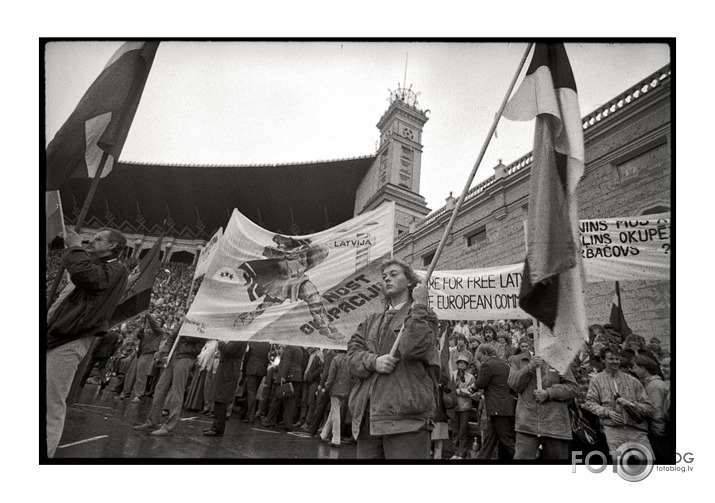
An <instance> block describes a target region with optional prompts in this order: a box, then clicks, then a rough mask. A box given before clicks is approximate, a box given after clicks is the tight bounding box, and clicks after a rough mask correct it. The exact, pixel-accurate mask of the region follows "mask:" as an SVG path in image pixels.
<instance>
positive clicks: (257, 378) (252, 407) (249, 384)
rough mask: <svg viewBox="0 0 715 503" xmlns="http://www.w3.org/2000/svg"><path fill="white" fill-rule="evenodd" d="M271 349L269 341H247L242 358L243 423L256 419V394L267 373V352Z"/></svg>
mask: <svg viewBox="0 0 715 503" xmlns="http://www.w3.org/2000/svg"><path fill="white" fill-rule="evenodd" d="M270 351H271V343H270V342H249V343H248V350H247V352H246V357H245V359H244V364H243V366H244V373H245V374H246V417H244V418H243V419H242V421H243V422H244V423H253V421H255V420H256V394H257V392H258V386H260V384H261V380H262V379H263V378H264V377H265V375H266V373H268V353H269V352H270Z"/></svg>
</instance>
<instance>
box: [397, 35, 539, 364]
mask: <svg viewBox="0 0 715 503" xmlns="http://www.w3.org/2000/svg"><path fill="white" fill-rule="evenodd" d="M533 45H534V43H533V42H530V43H529V44H528V45H527V46H526V50H525V51H524V55H523V56H522V57H521V61H520V62H519V67H518V68H517V69H516V73H514V77H513V78H512V79H511V83H510V84H509V89H507V92H506V95H505V96H504V99H503V100H502V102H501V105H500V106H499V110H498V111H497V113H496V114H495V115H494V122H493V123H492V126H491V128H490V129H489V133H488V134H487V138H486V139H485V140H484V145H482V149H481V151H480V152H479V156H478V157H477V160H476V162H475V163H474V166H473V167H472V172H471V173H470V174H469V178H468V179H467V183H466V184H465V185H464V190H462V195H461V196H459V200H458V201H457V204H456V205H455V206H454V210H452V218H450V220H449V223H448V224H447V227H445V229H444V233H443V234H442V239H441V240H440V242H439V246H437V251H435V253H434V257H433V258H432V262H431V263H430V265H429V268H428V269H427V274H426V275H425V279H424V282H425V284H429V280H430V278H431V277H432V273H433V272H434V269H435V267H436V266H437V261H438V260H439V257H440V255H441V254H442V250H443V249H444V245H445V243H446V242H447V238H448V237H449V234H450V233H451V232H452V227H454V222H455V221H456V220H457V215H458V214H459V210H460V209H461V208H462V204H463V203H464V199H465V198H466V197H467V194H468V193H469V188H470V187H471V185H472V182H473V181H474V177H475V176H476V174H477V169H479V165H480V164H481V163H482V159H483V158H484V154H485V153H486V151H487V147H488V146H489V142H490V141H491V139H492V136H494V131H496V129H497V124H499V119H501V116H502V114H503V113H504V109H505V108H506V104H507V102H508V101H509V97H510V96H511V92H512V91H513V90H514V86H515V85H516V81H517V80H518V78H519V74H520V73H521V70H522V68H524V64H525V63H526V58H528V57H529V53H530V52H531V48H532V46H533ZM404 329H405V325H404V323H403V324H402V328H400V332H399V333H398V334H397V338H396V339H395V344H393V346H392V349H391V350H390V356H395V353H396V352H397V346H398V344H399V343H400V339H401V338H402V332H403V331H404Z"/></svg>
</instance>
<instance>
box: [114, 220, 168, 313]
mask: <svg viewBox="0 0 715 503" xmlns="http://www.w3.org/2000/svg"><path fill="white" fill-rule="evenodd" d="M163 238H164V235H163V234H162V235H161V236H160V237H159V239H158V240H157V242H156V243H154V246H152V247H151V250H149V252H148V253H147V254H146V255H145V256H144V258H143V259H141V261H140V262H139V264H137V266H136V267H135V268H134V270H133V271H132V273H131V274H130V275H129V280H128V281H127V289H126V291H125V292H124V295H122V298H121V299H120V300H119V305H117V308H116V309H115V310H114V314H113V315H112V317H111V319H110V320H109V326H110V327H114V326H117V325H119V324H120V323H122V322H123V321H126V320H128V319H130V318H133V317H134V316H136V315H138V314H141V313H143V312H145V311H147V310H148V309H149V303H150V301H151V290H152V288H153V286H154V280H155V279H156V274H157V272H159V252H160V251H161V242H162V240H163Z"/></svg>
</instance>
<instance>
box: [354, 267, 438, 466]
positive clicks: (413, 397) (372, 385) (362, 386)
mask: <svg viewBox="0 0 715 503" xmlns="http://www.w3.org/2000/svg"><path fill="white" fill-rule="evenodd" d="M381 272H382V281H383V286H384V291H385V295H386V297H387V302H386V304H385V309H384V310H383V312H381V313H375V314H372V315H370V316H368V317H367V319H366V320H365V321H364V322H362V323H361V324H360V325H359V326H358V328H357V332H356V333H355V334H354V335H353V336H352V338H351V339H350V342H349V343H348V363H349V368H350V373H351V374H352V375H353V376H355V377H356V378H357V379H358V381H357V382H356V383H355V385H354V386H353V389H352V391H351V392H350V399H349V407H350V412H351V413H352V432H353V437H355V438H356V439H357V457H358V459H429V451H430V444H431V430H432V422H431V420H432V417H433V415H434V413H435V411H436V409H437V402H436V400H437V397H438V396H439V395H438V384H439V374H440V359H439V354H438V352H437V335H438V322H437V316H436V315H435V313H434V311H432V309H430V308H429V307H428V291H427V287H426V286H425V285H423V284H420V283H419V278H418V277H417V275H416V274H415V273H414V271H413V270H412V269H411V268H410V267H409V266H407V265H405V264H403V263H402V262H399V261H397V260H390V261H388V262H386V263H385V264H383V265H382V267H381ZM403 324H404V330H403V332H402V336H401V338H400V341H399V343H398V345H397V350H396V352H395V356H391V355H390V352H391V349H392V346H393V344H394V343H395V340H396V338H397V336H398V333H399V332H400V327H402V325H403Z"/></svg>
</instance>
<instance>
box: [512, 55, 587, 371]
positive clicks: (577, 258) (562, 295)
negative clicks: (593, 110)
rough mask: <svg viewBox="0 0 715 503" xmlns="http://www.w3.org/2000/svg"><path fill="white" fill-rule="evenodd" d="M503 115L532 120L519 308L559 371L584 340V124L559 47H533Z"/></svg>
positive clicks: (546, 356) (541, 349)
mask: <svg viewBox="0 0 715 503" xmlns="http://www.w3.org/2000/svg"><path fill="white" fill-rule="evenodd" d="M504 117H506V118H508V119H512V120H522V121H523V120H531V119H534V118H535V119H536V125H535V133H534V150H533V161H532V164H531V187H530V194H529V216H528V222H527V256H526V260H525V262H524V273H523V280H522V285H521V291H520V292H519V306H520V307H521V308H522V309H523V310H524V311H526V312H527V313H529V314H531V315H532V316H534V317H535V318H536V319H537V320H538V321H539V322H540V323H541V330H540V334H541V337H540V341H539V348H538V351H539V354H540V355H541V356H543V358H544V359H545V360H546V361H548V362H549V363H550V364H551V366H553V367H554V368H556V369H557V370H559V371H561V372H563V371H565V370H566V368H567V367H568V365H569V363H570V362H571V359H572V358H573V356H574V355H575V354H576V352H577V351H578V350H579V348H580V347H581V345H582V344H583V341H585V340H587V339H588V328H587V325H588V322H587V319H586V310H585V305H584V296H583V284H584V282H583V264H582V262H581V254H580V249H579V242H578V240H577V239H578V208H577V204H576V187H577V185H578V182H579V180H580V179H581V177H582V176H583V173H584V145H583V128H582V124H581V112H580V110H579V106H578V95H577V92H576V82H575V80H574V76H573V72H572V71H571V64H570V62H569V59H568V56H567V54H566V49H565V47H564V46H563V44H536V45H535V48H534V54H533V57H532V60H531V64H530V65H529V68H528V70H527V72H526V76H525V77H524V80H523V82H522V84H521V86H520V87H519V89H518V90H517V91H516V93H514V96H513V97H512V98H511V100H509V103H508V104H507V106H506V108H505V110H504Z"/></svg>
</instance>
